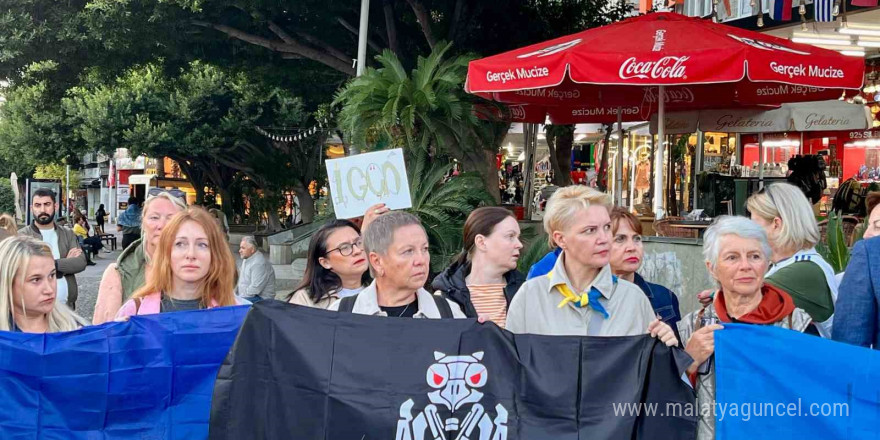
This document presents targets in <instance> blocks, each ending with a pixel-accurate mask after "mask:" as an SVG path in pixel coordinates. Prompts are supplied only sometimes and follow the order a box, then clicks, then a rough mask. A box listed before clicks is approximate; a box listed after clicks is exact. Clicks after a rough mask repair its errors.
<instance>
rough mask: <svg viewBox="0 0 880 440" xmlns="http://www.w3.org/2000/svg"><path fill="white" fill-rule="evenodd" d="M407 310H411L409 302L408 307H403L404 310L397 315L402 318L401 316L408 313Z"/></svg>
mask: <svg viewBox="0 0 880 440" xmlns="http://www.w3.org/2000/svg"><path fill="white" fill-rule="evenodd" d="M410 304H412V303H410ZM407 310H409V304H407V305H406V307H404V308H403V311H402V312H400V314H399V315H397V317H398V318H400V317H401V316H403V314H404V313H406V311H407Z"/></svg>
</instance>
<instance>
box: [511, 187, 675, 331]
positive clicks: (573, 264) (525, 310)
mask: <svg viewBox="0 0 880 440" xmlns="http://www.w3.org/2000/svg"><path fill="white" fill-rule="evenodd" d="M610 208H611V198H610V197H608V195H606V194H603V193H601V192H599V191H597V190H595V189H593V188H589V187H586V186H582V185H575V186H569V187H566V188H562V189H560V190H558V191H556V192H555V193H554V194H553V196H552V197H550V201H549V202H548V203H547V210H546V212H545V214H544V230H545V231H547V235H548V236H549V240H551V243H552V244H555V245H556V246H558V247H559V248H560V249H562V252H561V253H560V254H559V258H558V259H557V260H556V264H555V266H554V267H553V269H552V270H551V271H550V272H549V273H547V274H546V275H543V276H539V277H535V278H532V279H531V280H528V281H526V282H525V284H523V285H522V287H521V288H520V290H519V292H517V294H516V296H514V297H513V300H512V301H511V302H510V308H509V310H508V312H507V322H506V324H507V329H508V330H510V331H511V332H513V333H532V334H541V335H569V336H634V335H641V334H645V333H650V334H651V336H654V337H657V338H658V339H659V340H661V341H662V342H663V343H665V344H666V345H677V344H678V340H677V339H676V338H675V334H674V332H673V331H672V328H671V327H670V326H669V325H668V324H666V323H664V322H663V321H661V320H660V319H658V318H656V317H655V314H654V309H653V308H652V307H651V301H650V300H648V298H647V297H646V296H645V294H644V293H642V291H641V289H639V288H638V286H636V285H635V284H633V283H631V282H629V281H626V280H624V279H621V278H618V277H617V276H615V275H614V274H613V273H612V270H611V265H610V258H611V241H612V234H611V217H610V216H609V210H610Z"/></svg>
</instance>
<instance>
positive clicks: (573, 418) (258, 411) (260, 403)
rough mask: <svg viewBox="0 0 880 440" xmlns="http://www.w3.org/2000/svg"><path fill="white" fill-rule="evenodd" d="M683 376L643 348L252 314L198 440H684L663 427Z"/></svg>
mask: <svg viewBox="0 0 880 440" xmlns="http://www.w3.org/2000/svg"><path fill="white" fill-rule="evenodd" d="M690 362H691V361H690V358H689V357H688V356H687V354H685V353H683V352H681V351H680V350H677V349H675V350H672V349H669V348H668V347H666V346H664V345H663V344H661V343H659V342H657V341H656V340H655V339H653V338H651V337H649V336H633V337H609V338H600V337H597V338H590V337H558V336H535V335H514V334H512V333H510V332H507V331H504V330H501V329H499V328H498V327H497V326H495V325H493V324H478V323H477V322H476V321H474V320H427V319H398V318H380V317H372V316H362V315H353V314H348V313H337V312H328V311H324V310H317V309H309V308H305V307H298V306H292V305H289V304H286V303H281V302H277V301H262V302H259V303H257V304H256V305H255V306H254V307H253V308H252V309H251V311H250V312H249V314H248V316H247V318H246V319H245V322H244V324H243V325H242V328H241V332H240V333H239V335H238V338H237V339H236V341H235V344H234V346H233V348H232V350H231V351H230V352H229V355H228V356H227V358H226V360H225V361H224V363H223V365H222V366H221V368H220V372H219V375H218V378H217V381H216V384H215V387H214V397H213V403H212V409H211V422H210V438H211V439H213V440H239V439H278V440H281V439H285V440H287V439H309V440H311V439H314V440H318V439H322V440H325V439H326V440H347V439H352V440H371V439H377V440H378V439H389V440H391V439H393V440H422V439H430V440H437V439H448V440H453V439H456V440H465V439H470V440H518V439H529V440H532V439H559V440H567V439H571V440H574V439H590V440H601V439H607V440H622V439H638V440H648V439H657V440H660V439H662V440H677V439H687V440H692V439H693V438H695V428H696V419H695V417H687V416H682V415H680V414H678V415H667V414H666V411H667V408H669V407H670V405H671V406H672V407H675V406H676V405H680V406H684V405H688V404H690V405H693V403H694V394H693V391H692V390H691V389H690V387H688V386H687V385H686V384H685V383H684V382H683V381H682V379H681V371H683V369H684V368H686V365H688V364H689V363H690ZM651 405H655V408H656V409H657V412H656V414H654V415H653V416H649V415H646V414H645V410H644V409H643V407H646V406H651Z"/></svg>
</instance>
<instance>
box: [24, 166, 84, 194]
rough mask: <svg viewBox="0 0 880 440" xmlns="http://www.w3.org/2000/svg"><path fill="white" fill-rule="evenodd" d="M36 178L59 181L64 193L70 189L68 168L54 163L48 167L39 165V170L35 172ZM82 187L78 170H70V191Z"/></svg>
mask: <svg viewBox="0 0 880 440" xmlns="http://www.w3.org/2000/svg"><path fill="white" fill-rule="evenodd" d="M34 177H36V178H37V179H52V180H58V181H60V182H61V190H62V191H64V190H65V189H67V188H68V186H67V166H65V165H62V164H59V163H52V164H48V165H37V169H36V170H35V171H34ZM79 185H80V176H79V172H77V170H75V169H72V170H70V190H71V191H74V190H76V189H79Z"/></svg>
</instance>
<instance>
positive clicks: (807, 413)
mask: <svg viewBox="0 0 880 440" xmlns="http://www.w3.org/2000/svg"><path fill="white" fill-rule="evenodd" d="M715 360H716V373H717V376H716V378H715V383H716V388H717V396H716V405H715V420H716V439H717V440H763V439H767V440H789V439H791V440H794V439H797V440H801V439H807V438H809V439H876V438H880V430H878V427H880V352H877V351H874V350H869V349H866V348H861V347H856V346H852V345H846V344H842V343H839V342H834V341H830V340H827V339H821V338H819V337H816V336H810V335H804V334H801V333H798V332H794V331H791V330H783V329H779V328H776V327H766V326H760V325H736V324H734V325H731V324H725V325H724V330H721V331H718V332H716V333H715Z"/></svg>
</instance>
